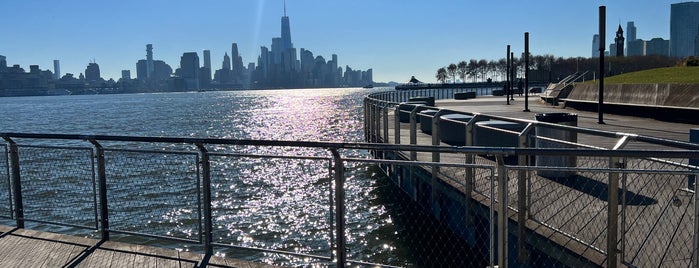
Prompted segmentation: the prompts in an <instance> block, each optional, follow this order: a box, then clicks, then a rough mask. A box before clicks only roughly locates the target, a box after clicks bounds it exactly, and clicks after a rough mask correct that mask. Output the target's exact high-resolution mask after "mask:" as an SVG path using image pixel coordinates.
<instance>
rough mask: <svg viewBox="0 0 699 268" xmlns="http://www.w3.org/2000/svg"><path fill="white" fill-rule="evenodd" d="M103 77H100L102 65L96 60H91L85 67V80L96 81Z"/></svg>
mask: <svg viewBox="0 0 699 268" xmlns="http://www.w3.org/2000/svg"><path fill="white" fill-rule="evenodd" d="M100 79H102V78H101V77H100V66H99V65H97V63H96V62H90V64H88V65H87V68H85V80H87V81H88V82H94V81H98V80H100Z"/></svg>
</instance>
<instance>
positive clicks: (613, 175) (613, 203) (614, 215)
mask: <svg viewBox="0 0 699 268" xmlns="http://www.w3.org/2000/svg"><path fill="white" fill-rule="evenodd" d="M609 167H610V168H613V169H615V168H622V167H623V163H621V162H619V159H618V158H617V157H612V158H610V160H609ZM607 194H608V195H609V200H608V202H607V204H608V206H607V267H617V253H618V250H617V241H618V239H617V234H618V231H619V221H618V219H619V173H617V172H610V173H609V189H608V190H607Z"/></svg>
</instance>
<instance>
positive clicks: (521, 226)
mask: <svg viewBox="0 0 699 268" xmlns="http://www.w3.org/2000/svg"><path fill="white" fill-rule="evenodd" d="M533 129H535V127H534V124H532V123H529V124H527V126H526V127H525V128H524V130H522V132H521V133H519V147H520V148H527V147H529V133H530V132H531V131H532V130H533ZM528 159H529V155H520V156H518V157H517V160H518V165H519V166H520V167H521V166H528V164H529V161H528ZM528 181H529V172H528V171H526V170H523V169H520V170H519V171H518V172H517V210H518V213H517V259H518V260H519V262H520V263H525V262H526V261H527V252H526V248H525V246H524V245H525V243H526V241H525V235H526V230H527V218H529V203H528V201H527V200H528V198H527V197H528V196H529V191H528V189H529V187H527V185H528V184H527V182H528Z"/></svg>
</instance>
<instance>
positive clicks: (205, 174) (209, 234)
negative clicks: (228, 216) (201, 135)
mask: <svg viewBox="0 0 699 268" xmlns="http://www.w3.org/2000/svg"><path fill="white" fill-rule="evenodd" d="M196 145H197V147H198V148H199V153H200V154H201V174H202V176H201V177H202V182H201V183H202V192H203V193H202V199H203V200H202V203H203V205H204V250H205V253H206V254H207V255H211V254H213V252H214V248H213V246H212V245H211V244H212V242H213V241H212V240H213V239H212V238H213V220H212V217H211V161H209V151H208V150H207V149H206V147H204V145H203V144H201V143H197V144H196Z"/></svg>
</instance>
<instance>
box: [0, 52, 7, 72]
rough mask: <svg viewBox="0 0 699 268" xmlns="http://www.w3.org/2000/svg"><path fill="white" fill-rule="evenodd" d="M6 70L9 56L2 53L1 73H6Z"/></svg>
mask: <svg viewBox="0 0 699 268" xmlns="http://www.w3.org/2000/svg"><path fill="white" fill-rule="evenodd" d="M5 71H7V58H6V57H5V56H3V55H0V73H4V72H5Z"/></svg>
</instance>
